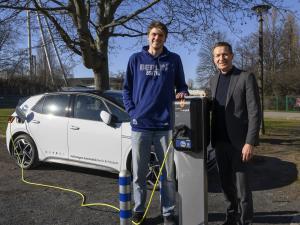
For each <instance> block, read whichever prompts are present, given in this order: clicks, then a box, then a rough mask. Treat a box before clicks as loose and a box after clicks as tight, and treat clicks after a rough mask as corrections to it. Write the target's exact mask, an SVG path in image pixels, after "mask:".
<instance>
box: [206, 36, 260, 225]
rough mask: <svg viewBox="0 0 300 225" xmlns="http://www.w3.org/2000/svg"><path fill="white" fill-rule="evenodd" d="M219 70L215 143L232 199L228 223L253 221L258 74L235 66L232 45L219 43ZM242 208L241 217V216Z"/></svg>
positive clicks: (214, 91)
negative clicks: (252, 168) (251, 166)
mask: <svg viewBox="0 0 300 225" xmlns="http://www.w3.org/2000/svg"><path fill="white" fill-rule="evenodd" d="M213 59H214V63H215V65H216V66H217V68H218V69H219V73H218V74H217V75H215V76H214V77H212V79H211V82H210V87H211V93H212V99H213V105H212V121H211V130H212V134H211V142H212V146H213V147H215V149H216V157H217V163H218V169H219V175H220V180H221V186H222V189H223V192H224V195H225V198H226V200H227V201H228V208H227V213H226V215H227V216H226V221H225V223H224V225H235V224H237V223H238V220H240V221H239V222H240V224H242V225H245V224H251V222H252V217H253V202H252V193H251V190H250V187H249V180H248V170H249V163H248V162H249V160H250V159H251V158H252V157H253V154H254V146H255V145H257V144H258V139H259V128H260V122H261V107H260V99H259V93H258V86H257V82H256V79H255V76H254V74H252V73H248V72H245V71H242V70H240V69H238V68H236V67H235V66H233V65H232V60H233V52H232V47H231V45H230V44H228V43H227V42H219V43H217V44H216V45H215V46H214V48H213ZM238 209H240V214H241V215H240V218H238Z"/></svg>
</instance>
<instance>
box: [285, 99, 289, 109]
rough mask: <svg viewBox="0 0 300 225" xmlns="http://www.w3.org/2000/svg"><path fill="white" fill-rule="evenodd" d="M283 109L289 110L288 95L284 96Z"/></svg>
mask: <svg viewBox="0 0 300 225" xmlns="http://www.w3.org/2000/svg"><path fill="white" fill-rule="evenodd" d="M285 111H286V112H288V111H289V96H287V95H286V96H285Z"/></svg>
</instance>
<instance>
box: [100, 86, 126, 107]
mask: <svg viewBox="0 0 300 225" xmlns="http://www.w3.org/2000/svg"><path fill="white" fill-rule="evenodd" d="M104 93H105V95H108V96H109V97H111V98H113V99H115V100H116V102H117V103H118V104H119V105H121V106H122V107H124V103H123V95H122V91H112V90H109V91H105V92H104Z"/></svg>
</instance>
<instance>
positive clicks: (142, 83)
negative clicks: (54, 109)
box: [123, 21, 188, 224]
mask: <svg viewBox="0 0 300 225" xmlns="http://www.w3.org/2000/svg"><path fill="white" fill-rule="evenodd" d="M147 33H148V42H149V46H144V47H143V49H142V51H141V52H138V53H135V54H133V55H132V56H131V57H130V59H129V62H128V67H127V71H126V77H125V81H124V87H123V88H124V90H123V101H124V105H125V108H126V110H127V112H128V113H129V115H130V118H131V127H132V165H133V195H134V202H135V206H134V209H133V211H134V214H133V221H134V222H140V221H141V219H142V218H143V214H144V212H145V201H146V193H147V188H146V173H147V171H148V162H149V160H150V151H151V145H154V149H155V151H156V154H157V156H158V159H159V161H160V164H161V163H162V161H163V159H164V154H165V153H166V151H167V148H168V145H169V143H170V140H171V136H172V128H173V124H172V120H171V114H172V102H173V101H174V100H175V97H176V99H180V98H183V97H184V96H185V95H188V87H187V85H186V83H185V78H184V72H183V67H182V63H181V59H180V56H179V55H177V54H175V53H173V52H170V51H168V49H167V48H166V47H164V43H165V41H166V38H167V35H168V29H167V27H166V26H165V25H164V24H163V23H161V22H159V21H153V22H152V23H151V24H150V25H149V27H148V32H147ZM175 87H176V95H175V89H174V88H175ZM173 159H174V153H173V150H172V149H170V151H169V153H168V158H167V161H166V164H165V168H164V170H163V174H162V178H161V206H162V213H163V217H164V224H175V221H174V208H175V181H174V166H173Z"/></svg>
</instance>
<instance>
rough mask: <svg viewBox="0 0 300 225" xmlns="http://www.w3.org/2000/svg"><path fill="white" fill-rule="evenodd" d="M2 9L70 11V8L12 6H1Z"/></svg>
mask: <svg viewBox="0 0 300 225" xmlns="http://www.w3.org/2000/svg"><path fill="white" fill-rule="evenodd" d="M0 9H15V10H30V11H39V10H45V11H69V8H68V7H66V6H65V7H53V8H42V7H40V9H37V8H32V7H26V6H11V5H0Z"/></svg>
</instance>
